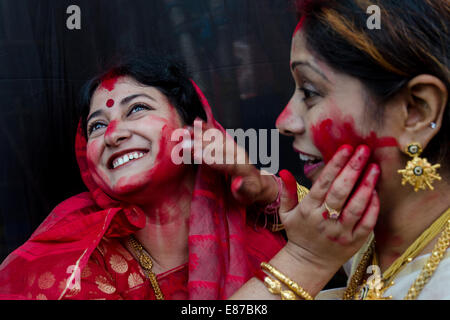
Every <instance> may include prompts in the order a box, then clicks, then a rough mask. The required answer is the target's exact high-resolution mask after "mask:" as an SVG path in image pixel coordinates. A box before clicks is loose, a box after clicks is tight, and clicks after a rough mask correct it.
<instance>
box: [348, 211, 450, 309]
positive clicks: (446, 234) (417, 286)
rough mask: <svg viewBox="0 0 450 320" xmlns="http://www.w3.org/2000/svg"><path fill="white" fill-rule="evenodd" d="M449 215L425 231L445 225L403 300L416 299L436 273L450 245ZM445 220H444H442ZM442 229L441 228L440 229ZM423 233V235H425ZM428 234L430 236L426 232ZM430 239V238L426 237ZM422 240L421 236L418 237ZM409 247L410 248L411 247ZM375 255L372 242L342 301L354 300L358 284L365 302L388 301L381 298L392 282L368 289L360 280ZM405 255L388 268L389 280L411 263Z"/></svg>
mask: <svg viewBox="0 0 450 320" xmlns="http://www.w3.org/2000/svg"><path fill="white" fill-rule="evenodd" d="M449 215H450V209H448V210H447V211H446V212H445V213H444V214H443V215H442V216H441V218H439V219H438V220H437V221H436V222H435V223H433V225H432V226H431V227H430V228H429V229H427V230H426V232H428V231H429V230H433V229H436V226H437V225H438V226H439V225H440V224H442V223H445V227H444V230H443V232H442V234H441V236H440V237H439V239H438V242H437V243H436V245H435V246H434V248H433V250H432V252H431V255H430V257H429V258H428V260H427V261H426V263H425V266H424V267H423V269H422V271H421V273H420V274H419V276H418V277H417V279H416V280H415V281H414V283H413V284H412V286H411V288H410V289H409V291H408V293H407V294H406V296H405V298H404V299H405V300H414V299H416V298H417V297H418V296H419V294H420V292H421V291H422V289H423V288H424V286H425V285H426V284H427V283H428V281H429V280H430V279H431V277H432V276H433V274H434V272H435V271H436V268H437V267H438V265H439V263H440V262H441V260H442V258H443V256H444V254H445V252H446V250H447V248H448V247H449V245H450V219H448V216H449ZM444 219H446V220H444ZM441 229H442V228H441ZM426 232H424V234H425V233H426ZM428 234H430V233H429V232H428ZM428 237H429V238H430V236H428ZM420 238H422V236H421V237H420ZM432 239H433V238H431V239H429V240H428V241H426V242H425V244H423V243H422V244H420V247H422V248H424V247H425V245H426V244H427V243H429V242H430V241H431V240H432ZM413 245H415V248H417V247H418V246H417V244H415V243H413ZM413 245H411V247H413ZM411 247H410V248H408V250H407V251H411V250H410V249H411ZM420 247H419V249H416V250H415V251H416V254H415V255H417V254H418V253H420V251H421V250H420ZM374 254H375V241H372V243H371V245H370V246H369V248H368V250H367V251H366V252H365V253H364V256H363V257H362V259H361V261H360V263H359V264H358V267H357V268H356V271H355V273H354V274H353V276H352V277H351V279H350V282H349V285H348V287H347V289H346V290H345V292H344V296H343V299H344V300H352V299H355V295H356V292H357V290H358V288H359V286H360V284H362V285H363V288H362V289H361V291H360V297H359V298H360V299H365V300H379V299H389V298H391V297H388V298H384V297H383V292H384V291H386V290H387V289H388V288H389V287H390V286H391V285H393V281H390V282H389V285H388V286H383V282H381V287H380V286H378V287H375V288H370V286H368V285H366V284H365V283H362V282H363V281H362V279H363V277H364V274H365V271H366V269H367V267H368V266H369V261H370V259H371V257H374ZM404 256H405V255H402V257H400V258H402V259H401V261H400V262H401V263H398V264H397V265H398V266H397V267H396V268H395V269H391V268H388V270H387V271H388V272H387V273H388V274H390V276H389V279H393V278H394V277H395V276H396V275H397V274H398V273H399V272H400V270H401V269H402V267H403V266H405V265H406V264H407V262H411V261H412V257H409V258H407V259H405V258H404ZM400 258H399V259H400ZM385 275H386V272H385V274H384V275H383V278H385ZM385 282H387V281H385Z"/></svg>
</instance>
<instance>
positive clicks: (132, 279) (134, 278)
mask: <svg viewBox="0 0 450 320" xmlns="http://www.w3.org/2000/svg"><path fill="white" fill-rule="evenodd" d="M143 283H144V280H143V279H142V277H141V276H139V275H138V274H137V273H135V272H133V273H130V275H129V276H128V286H129V287H130V289H131V288H134V287H137V286H138V285H140V284H143Z"/></svg>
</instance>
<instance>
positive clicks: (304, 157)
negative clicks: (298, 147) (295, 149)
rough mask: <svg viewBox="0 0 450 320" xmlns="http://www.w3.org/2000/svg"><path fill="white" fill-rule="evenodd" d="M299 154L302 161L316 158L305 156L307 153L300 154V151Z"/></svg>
mask: <svg viewBox="0 0 450 320" xmlns="http://www.w3.org/2000/svg"><path fill="white" fill-rule="evenodd" d="M299 156H300V160H302V161H314V160H317V158H314V157H310V156H307V155H304V154H301V153H299Z"/></svg>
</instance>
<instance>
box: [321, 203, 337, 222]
mask: <svg viewBox="0 0 450 320" xmlns="http://www.w3.org/2000/svg"><path fill="white" fill-rule="evenodd" d="M323 204H324V205H325V209H327V211H328V218H330V219H332V220H337V219H338V218H339V216H340V215H341V212H340V211H337V210H335V209H332V208H330V207H329V206H328V205H327V203H326V202H324V203H323Z"/></svg>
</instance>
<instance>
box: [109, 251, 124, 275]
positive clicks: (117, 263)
mask: <svg viewBox="0 0 450 320" xmlns="http://www.w3.org/2000/svg"><path fill="white" fill-rule="evenodd" d="M109 264H110V265H111V268H112V269H113V270H114V271H115V272H117V273H125V272H127V270H128V263H127V262H126V261H125V259H124V258H122V257H121V256H119V255H117V254H113V255H112V256H111V258H109Z"/></svg>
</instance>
